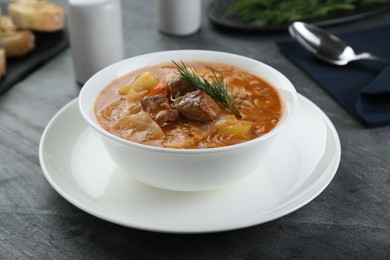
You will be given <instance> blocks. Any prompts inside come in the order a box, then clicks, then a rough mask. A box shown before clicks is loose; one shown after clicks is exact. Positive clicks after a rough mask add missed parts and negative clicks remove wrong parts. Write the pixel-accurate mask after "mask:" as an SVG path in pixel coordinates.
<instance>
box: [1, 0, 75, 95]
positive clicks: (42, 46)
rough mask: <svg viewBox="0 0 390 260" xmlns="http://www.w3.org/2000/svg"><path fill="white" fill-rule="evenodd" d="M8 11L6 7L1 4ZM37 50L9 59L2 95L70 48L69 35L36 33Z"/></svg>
mask: <svg viewBox="0 0 390 260" xmlns="http://www.w3.org/2000/svg"><path fill="white" fill-rule="evenodd" d="M0 5H1V7H2V10H4V11H6V10H7V8H6V5H5V4H4V3H1V4H0ZM34 35H35V49H34V50H33V51H31V52H30V53H28V54H27V55H26V56H23V57H20V58H12V59H7V73H6V75H5V76H4V77H3V78H2V79H1V80H0V94H2V93H4V92H5V91H7V90H8V89H10V88H11V87H12V86H14V85H15V84H16V83H17V82H19V81H21V80H22V79H24V78H25V77H27V76H28V75H30V74H31V73H32V72H33V71H35V70H36V69H38V68H39V67H41V66H42V65H43V64H45V63H46V62H47V61H49V60H50V59H52V58H53V57H55V56H56V55H58V54H59V53H60V52H61V51H63V50H64V49H66V48H67V47H68V46H69V42H68V34H67V31H66V30H65V29H64V30H62V31H59V32H54V33H36V32H34Z"/></svg>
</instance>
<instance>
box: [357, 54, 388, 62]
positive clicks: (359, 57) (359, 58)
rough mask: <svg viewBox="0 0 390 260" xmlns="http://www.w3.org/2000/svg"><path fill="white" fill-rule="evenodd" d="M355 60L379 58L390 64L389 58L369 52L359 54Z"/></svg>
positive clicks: (378, 59)
mask: <svg viewBox="0 0 390 260" xmlns="http://www.w3.org/2000/svg"><path fill="white" fill-rule="evenodd" d="M355 60H377V61H382V62H385V63H389V64H390V59H389V58H384V57H379V56H376V55H374V54H371V53H368V52H363V53H360V54H357V55H356V57H355Z"/></svg>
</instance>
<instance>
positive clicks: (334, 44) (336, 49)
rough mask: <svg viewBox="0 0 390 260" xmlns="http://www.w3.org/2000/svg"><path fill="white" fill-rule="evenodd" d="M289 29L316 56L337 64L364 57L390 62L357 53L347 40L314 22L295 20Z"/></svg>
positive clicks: (344, 63) (367, 54)
mask: <svg viewBox="0 0 390 260" xmlns="http://www.w3.org/2000/svg"><path fill="white" fill-rule="evenodd" d="M288 30H289V32H290V34H291V36H292V37H293V38H294V39H296V40H297V41H298V42H299V43H300V44H301V45H302V46H303V47H305V48H306V49H307V50H309V51H310V52H311V53H313V54H314V55H315V56H317V57H318V58H320V59H322V60H324V61H327V62H329V63H332V64H335V65H346V64H347V63H349V62H351V61H355V60H362V59H365V60H378V61H382V62H386V63H390V59H387V58H382V57H378V56H375V55H373V54H371V53H368V52H363V53H359V54H356V53H355V52H354V51H353V49H352V48H351V47H350V46H348V45H347V44H346V43H345V42H343V41H342V40H340V39H339V38H337V37H336V36H334V35H332V34H330V33H327V32H325V31H324V30H322V29H320V28H318V27H316V26H314V25H312V24H307V23H303V22H294V23H292V24H291V25H290V26H289V28H288Z"/></svg>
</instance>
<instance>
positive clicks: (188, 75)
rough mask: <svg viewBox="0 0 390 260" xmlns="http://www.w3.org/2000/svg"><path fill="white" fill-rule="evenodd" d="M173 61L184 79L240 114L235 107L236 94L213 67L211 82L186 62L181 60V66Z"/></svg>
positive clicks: (235, 113)
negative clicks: (230, 90) (232, 93)
mask: <svg viewBox="0 0 390 260" xmlns="http://www.w3.org/2000/svg"><path fill="white" fill-rule="evenodd" d="M172 62H173V64H175V66H176V68H177V70H178V73H177V74H178V75H179V76H180V77H181V78H182V79H184V80H185V81H187V82H188V83H190V84H191V85H193V86H195V87H196V88H198V89H200V90H202V91H203V92H204V93H206V94H207V95H209V96H210V97H211V98H213V99H214V100H215V101H217V102H219V103H221V104H222V105H223V106H224V107H226V109H228V110H229V111H230V112H232V113H233V114H234V115H236V116H238V117H239V116H240V115H239V113H238V112H237V111H236V110H235V109H234V108H233V105H234V96H233V95H231V94H230V93H229V87H228V84H227V83H225V82H224V79H223V76H221V78H220V79H218V77H217V75H216V74H215V72H214V70H213V69H211V72H212V73H213V75H212V77H211V82H209V81H208V80H206V79H204V78H203V77H201V76H200V75H199V74H197V73H196V72H195V71H194V70H193V69H189V68H188V67H187V66H186V65H185V64H184V62H183V61H181V65H182V66H180V65H179V64H177V63H176V62H174V61H172Z"/></svg>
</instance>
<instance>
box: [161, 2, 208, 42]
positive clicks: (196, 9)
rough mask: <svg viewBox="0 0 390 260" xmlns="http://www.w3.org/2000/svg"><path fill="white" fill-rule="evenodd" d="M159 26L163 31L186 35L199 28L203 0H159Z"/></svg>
mask: <svg viewBox="0 0 390 260" xmlns="http://www.w3.org/2000/svg"><path fill="white" fill-rule="evenodd" d="M157 9H158V28H159V30H160V31H161V32H163V33H166V34H170V35H177V36H185V35H189V34H193V33H195V32H196V31H198V30H199V28H200V26H201V17H202V1H201V0H157Z"/></svg>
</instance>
